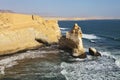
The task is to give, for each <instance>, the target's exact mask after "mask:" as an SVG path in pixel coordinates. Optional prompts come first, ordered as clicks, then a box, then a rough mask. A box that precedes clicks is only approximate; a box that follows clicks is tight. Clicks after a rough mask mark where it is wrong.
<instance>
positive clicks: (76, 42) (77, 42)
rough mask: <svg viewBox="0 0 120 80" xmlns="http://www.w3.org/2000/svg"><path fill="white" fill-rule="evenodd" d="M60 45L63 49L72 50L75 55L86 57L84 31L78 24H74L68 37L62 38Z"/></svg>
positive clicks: (67, 34)
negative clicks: (83, 39) (83, 40)
mask: <svg viewBox="0 0 120 80" xmlns="http://www.w3.org/2000/svg"><path fill="white" fill-rule="evenodd" d="M59 45H60V48H62V49H69V50H71V51H72V56H73V57H80V58H85V57H86V54H85V50H84V47H83V42H82V31H81V28H80V27H79V26H78V25H77V24H75V25H74V26H73V28H72V30H71V31H69V32H67V33H66V37H61V38H60V40H59Z"/></svg>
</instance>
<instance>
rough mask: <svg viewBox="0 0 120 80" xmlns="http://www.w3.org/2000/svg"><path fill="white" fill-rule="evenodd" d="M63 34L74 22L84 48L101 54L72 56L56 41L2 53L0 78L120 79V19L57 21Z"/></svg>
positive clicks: (53, 79)
mask: <svg viewBox="0 0 120 80" xmlns="http://www.w3.org/2000/svg"><path fill="white" fill-rule="evenodd" d="M58 23H59V26H60V29H61V31H62V34H63V35H65V33H66V32H67V31H69V30H70V29H71V28H72V27H73V25H74V24H75V23H77V24H78V25H79V26H80V27H81V29H82V32H83V44H84V47H85V50H86V52H88V48H89V47H94V48H96V49H97V50H98V51H99V52H100V53H101V54H102V57H98V58H93V57H90V56H88V57H87V58H86V59H78V58H72V57H71V56H70V55H69V53H68V52H65V51H63V50H60V49H58V45H51V46H46V47H42V48H39V49H36V50H28V51H26V52H21V53H18V54H14V55H11V56H10V55H9V56H5V57H2V58H1V60H0V71H1V74H0V80H120V20H83V21H59V22H58Z"/></svg>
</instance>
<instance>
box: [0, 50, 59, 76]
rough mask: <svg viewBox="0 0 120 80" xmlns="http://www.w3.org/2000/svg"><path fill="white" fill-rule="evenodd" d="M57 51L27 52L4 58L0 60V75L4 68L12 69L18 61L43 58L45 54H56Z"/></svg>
mask: <svg viewBox="0 0 120 80" xmlns="http://www.w3.org/2000/svg"><path fill="white" fill-rule="evenodd" d="M56 52H57V51H47V52H46V51H38V50H36V51H35V50H34V51H27V52H24V53H20V54H16V55H13V56H8V57H5V58H4V59H1V60H0V74H4V73H5V72H4V70H5V68H9V67H12V66H14V65H17V64H18V62H17V61H18V60H23V59H30V58H38V57H44V54H46V53H56Z"/></svg>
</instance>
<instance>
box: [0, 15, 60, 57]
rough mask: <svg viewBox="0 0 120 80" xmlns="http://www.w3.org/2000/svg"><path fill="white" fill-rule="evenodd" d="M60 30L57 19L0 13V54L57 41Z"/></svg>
mask: <svg viewBox="0 0 120 80" xmlns="http://www.w3.org/2000/svg"><path fill="white" fill-rule="evenodd" d="M60 36H61V32H60V29H59V26H58V24H57V21H55V20H44V19H43V18H41V17H39V16H36V15H25V14H16V13H0V55H4V54H11V53H14V52H17V51H20V50H24V49H30V48H34V47H37V46H41V45H42V43H39V42H37V41H36V39H37V40H42V41H43V42H47V43H49V44H51V43H56V42H58V39H59V38H60Z"/></svg>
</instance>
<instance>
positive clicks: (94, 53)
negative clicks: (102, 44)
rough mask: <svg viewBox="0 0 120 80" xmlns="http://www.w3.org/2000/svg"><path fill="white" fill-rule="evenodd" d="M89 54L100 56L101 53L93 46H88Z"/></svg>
mask: <svg viewBox="0 0 120 80" xmlns="http://www.w3.org/2000/svg"><path fill="white" fill-rule="evenodd" d="M89 54H90V55H92V56H101V54H100V53H99V52H98V51H97V50H96V49H95V48H92V47H90V48H89Z"/></svg>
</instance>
